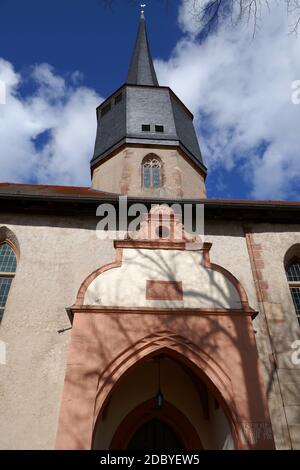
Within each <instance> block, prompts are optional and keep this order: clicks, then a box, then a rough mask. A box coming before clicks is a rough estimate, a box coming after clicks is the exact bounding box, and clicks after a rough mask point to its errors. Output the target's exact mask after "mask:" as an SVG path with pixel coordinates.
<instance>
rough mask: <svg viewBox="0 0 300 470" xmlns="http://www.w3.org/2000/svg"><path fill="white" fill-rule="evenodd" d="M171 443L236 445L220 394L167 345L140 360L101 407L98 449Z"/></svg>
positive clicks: (96, 439) (95, 445)
mask: <svg viewBox="0 0 300 470" xmlns="http://www.w3.org/2000/svg"><path fill="white" fill-rule="evenodd" d="M158 395H159V397H160V398H161V401H159V397H158ZM147 423H148V424H147ZM159 423H160V424H159ZM145 428H147V430H148V434H147V435H146V433H145ZM149 433H150V435H149ZM146 436H147V437H148V440H146V441H145V442H144V445H142V440H143V439H144V438H145V437H146ZM172 436H173V437H172ZM175 436H176V437H177V441H176V439H175ZM172 439H173V440H172ZM171 442H173V444H174V445H175V443H176V442H177V447H176V449H178V448H181V449H203V448H204V449H227V448H234V444H233V438H232V436H231V430H230V425H229V422H228V420H227V418H226V415H225V412H224V410H223V407H222V405H221V404H220V402H219V401H218V400H217V397H216V396H215V395H214V394H213V392H212V390H211V389H210V388H209V387H207V385H206V384H205V382H204V381H202V380H201V378H200V377H199V376H197V375H196V374H195V373H194V371H193V370H192V369H191V368H190V367H189V365H188V362H187V361H186V359H185V358H184V357H182V358H180V356H179V355H177V356H174V355H172V354H171V352H170V351H166V350H164V351H158V352H157V353H156V354H154V355H150V356H147V357H145V358H144V359H143V360H141V361H139V362H138V363H137V364H136V365H135V366H133V367H131V368H130V370H129V371H127V373H125V374H124V375H123V376H122V377H121V379H120V380H119V381H118V382H117V384H116V385H115V386H114V388H113V390H112V393H111V394H110V397H109V400H107V401H106V403H105V404H104V406H103V408H102V410H101V411H100V414H99V417H98V420H97V423H96V426H95V431H94V440H93V448H94V449H119V450H125V449H128V448H130V447H131V446H132V445H133V446H135V447H136V445H137V443H139V444H138V445H142V447H141V448H142V449H150V448H151V446H152V447H154V448H156V450H163V449H164V445H166V446H167V447H168V446H169V445H170V443H171ZM169 450H170V449H169ZM172 450H175V449H172Z"/></svg>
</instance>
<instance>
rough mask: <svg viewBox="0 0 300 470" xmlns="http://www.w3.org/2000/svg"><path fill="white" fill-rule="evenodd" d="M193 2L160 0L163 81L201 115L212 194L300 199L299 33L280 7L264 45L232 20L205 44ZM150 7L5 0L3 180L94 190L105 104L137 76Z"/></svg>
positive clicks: (156, 44)
mask: <svg viewBox="0 0 300 470" xmlns="http://www.w3.org/2000/svg"><path fill="white" fill-rule="evenodd" d="M198 1H199V2H201V1H203V2H204V3H205V1H206V0H198ZM191 3H192V0H170V1H169V8H168V10H167V8H166V3H165V2H164V1H163V0H149V1H148V2H147V5H148V6H147V8H146V18H147V25H148V33H149V39H150V45H151V50H152V54H153V57H154V58H155V66H156V69H157V74H158V77H159V80H160V83H161V84H162V85H169V86H171V88H173V89H174V91H175V93H177V94H178V96H179V97H180V98H181V99H182V100H183V101H184V102H185V104H186V105H187V106H188V107H189V108H190V109H191V110H192V112H193V113H194V115H195V126H196V129H197V133H198V136H199V139H200V147H201V149H202V153H203V158H204V161H205V163H206V164H207V166H208V168H209V176H208V179H207V188H208V193H209V197H224V198H260V199H297V198H298V199H299V196H300V194H299V192H300V190H299V188H300V185H299V177H300V168H299V167H300V164H299V153H300V150H299V149H300V132H299V123H300V105H299V106H296V105H295V104H292V103H291V84H292V82H293V80H297V79H299V80H300V58H299V47H300V42H299V38H296V37H295V36H292V35H290V34H288V32H289V31H288V20H287V18H286V17H285V15H284V13H283V10H282V9H280V7H278V6H277V7H276V8H275V7H274V8H272V12H271V14H270V13H269V14H268V15H267V14H266V16H265V18H262V22H263V28H262V29H261V31H259V32H258V34H257V36H256V37H255V39H254V40H253V39H252V30H251V27H248V28H247V27H246V26H245V25H240V26H238V27H236V28H233V26H232V25H228V24H224V25H221V26H222V27H221V28H220V30H219V31H218V32H216V33H213V34H211V35H210V36H209V37H207V38H206V40H205V41H202V42H201V43H200V42H199V39H198V36H197V33H198V32H199V30H198V25H197V23H195V21H194V17H193V14H192V11H191ZM139 5H140V2H137V1H134V0H128V1H127V0H122V1H121V0H115V2H114V3H113V6H112V8H105V7H104V5H103V2H102V0H52V1H50V0H43V1H42V2H41V1H39V0H26V1H24V0H23V1H21V0H0V17H1V19H2V22H1V29H0V80H1V79H2V80H3V81H5V82H6V84H7V102H6V105H0V139H1V140H0V142H1V143H0V161H1V163H2V165H1V168H2V169H1V171H0V180H1V181H15V182H41V183H49V184H74V185H89V183H90V180H89V164H88V162H89V159H90V157H91V154H92V150H93V145H94V138H95V125H96V120H95V107H96V105H97V104H99V103H100V101H101V100H102V99H103V98H105V97H106V96H108V95H109V94H110V93H112V92H113V91H114V90H115V89H116V88H118V87H119V86H120V85H121V84H122V83H123V82H124V81H125V78H126V73H127V68H128V63H129V59H130V55H131V52H132V48H133V44H134V40H135V36H136V30H137V23H138V17H139ZM3 20H4V21H3ZM298 134H299V135H298ZM74 140H75V142H76V148H77V149H78V150H77V152H76V155H74V150H73V149H74ZM8 155H9V158H8V157H7V156H8Z"/></svg>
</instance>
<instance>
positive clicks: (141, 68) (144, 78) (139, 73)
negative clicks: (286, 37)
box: [127, 12, 158, 86]
mask: <svg viewBox="0 0 300 470" xmlns="http://www.w3.org/2000/svg"><path fill="white" fill-rule="evenodd" d="M127 83H128V84H129V85H150V86H151V85H152V86H158V80H157V77H156V73H155V69H154V66H153V61H152V57H151V52H150V48H149V42H148V37H147V29H146V21H145V16H144V13H143V12H141V18H140V23H139V29H138V33H137V37H136V42H135V46H134V50H133V54H132V57H131V61H130V66H129V70H128V75H127Z"/></svg>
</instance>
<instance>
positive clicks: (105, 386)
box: [94, 331, 244, 449]
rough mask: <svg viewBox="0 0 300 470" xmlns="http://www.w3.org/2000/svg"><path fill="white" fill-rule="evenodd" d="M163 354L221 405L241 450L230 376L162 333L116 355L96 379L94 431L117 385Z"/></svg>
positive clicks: (207, 357) (177, 338) (196, 350)
mask: <svg viewBox="0 0 300 470" xmlns="http://www.w3.org/2000/svg"><path fill="white" fill-rule="evenodd" d="M157 353H164V354H166V355H167V356H169V357H172V358H174V359H175V360H177V361H178V362H181V363H183V364H185V365H186V366H187V367H189V368H190V369H191V370H192V371H193V372H194V373H195V375H197V376H198V377H200V378H201V379H202V380H203V381H204V382H205V383H206V385H207V387H208V388H209V389H210V390H211V392H212V394H213V395H214V396H215V397H216V398H217V399H218V401H219V402H220V404H221V406H222V408H223V411H224V413H225V415H226V417H227V419H228V423H229V425H230V428H231V432H232V437H233V440H234V444H235V447H236V448H237V449H239V448H244V445H243V444H242V442H243V436H242V435H241V431H240V426H239V423H238V415H237V411H236V407H235V400H234V395H233V389H232V383H231V380H230V377H229V375H228V374H227V373H226V371H225V370H224V368H223V367H221V365H220V364H218V363H217V362H216V361H215V360H214V358H213V357H212V356H211V355H209V354H207V353H206V352H205V351H204V350H202V349H201V348H199V347H198V346H197V345H195V344H193V343H192V342H191V341H189V340H187V339H186V338H184V337H182V336H180V335H178V334H176V333H173V332H171V331H161V332H157V333H155V334H151V335H149V336H146V337H144V338H143V339H141V340H139V341H138V342H136V343H135V344H133V345H132V346H131V347H129V348H127V349H126V350H124V351H123V352H122V353H121V354H119V355H118V356H117V357H116V358H115V359H114V360H113V361H112V362H111V363H110V364H108V366H107V368H106V369H105V370H104V371H103V373H102V374H101V375H100V377H99V383H98V390H97V395H96V401H95V414H94V431H95V429H96V425H97V420H98V419H99V417H101V414H102V412H103V411H104V410H105V407H106V405H107V403H108V402H109V400H110V397H111V395H112V393H113V391H114V388H115V386H116V384H117V383H118V382H119V380H121V379H122V378H123V377H124V376H125V375H127V374H128V373H129V372H130V371H132V369H133V368H135V367H137V366H138V365H139V364H140V363H141V362H142V361H143V360H145V359H146V358H149V357H151V356H152V355H156V354H157Z"/></svg>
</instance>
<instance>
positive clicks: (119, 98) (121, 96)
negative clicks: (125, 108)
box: [115, 93, 123, 104]
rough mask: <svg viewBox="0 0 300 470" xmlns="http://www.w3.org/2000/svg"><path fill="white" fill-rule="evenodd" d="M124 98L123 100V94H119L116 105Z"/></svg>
mask: <svg viewBox="0 0 300 470" xmlns="http://www.w3.org/2000/svg"><path fill="white" fill-rule="evenodd" d="M122 98H123V95H122V93H119V94H118V95H117V96H116V97H115V104H118V103H120V101H122Z"/></svg>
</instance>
